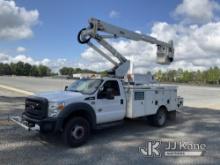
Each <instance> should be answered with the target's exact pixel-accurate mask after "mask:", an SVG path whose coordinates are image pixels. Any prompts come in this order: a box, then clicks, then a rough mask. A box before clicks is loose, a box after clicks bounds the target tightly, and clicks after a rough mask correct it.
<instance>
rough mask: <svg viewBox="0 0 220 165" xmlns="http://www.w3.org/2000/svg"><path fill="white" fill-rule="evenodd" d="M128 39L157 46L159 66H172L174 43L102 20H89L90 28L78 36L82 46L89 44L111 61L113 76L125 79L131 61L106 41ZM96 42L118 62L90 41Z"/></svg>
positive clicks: (84, 29) (83, 30)
mask: <svg viewBox="0 0 220 165" xmlns="http://www.w3.org/2000/svg"><path fill="white" fill-rule="evenodd" d="M98 32H103V33H104V34H99V33H98ZM105 33H107V34H105ZM119 37H123V38H127V39H130V40H135V41H145V42H149V43H151V44H156V45H157V63H159V64H170V63H171V62H172V61H173V56H174V48H173V42H172V41H170V42H169V43H166V42H163V41H159V40H157V39H156V38H153V37H151V36H147V35H144V34H139V33H136V32H133V31H130V30H127V29H124V28H121V27H117V26H114V25H111V24H108V23H106V22H103V21H101V20H98V19H95V18H91V19H90V20H89V26H88V27H87V28H83V29H82V30H81V31H80V32H79V34H78V41H79V42H80V43H81V44H85V43H86V44H88V45H89V46H90V47H92V48H93V49H94V50H96V51H97V52H98V53H99V54H101V55H102V56H103V57H105V58H106V59H107V60H109V61H110V62H111V63H112V64H113V65H114V66H115V67H114V68H113V70H112V74H114V75H115V76H116V77H124V76H125V75H126V74H127V71H128V69H129V67H130V61H129V60H127V59H126V58H125V57H124V56H122V55H121V54H120V53H119V52H118V51H117V50H116V49H114V48H113V47H112V46H111V45H110V44H109V43H108V42H107V41H106V40H105V39H108V38H119ZM92 38H93V39H94V40H96V41H97V42H98V43H99V44H100V45H102V46H103V47H104V48H105V49H107V50H108V51H109V52H110V53H111V54H112V55H113V56H114V57H115V58H116V59H118V61H119V62H118V61H115V59H113V58H111V57H110V56H109V55H108V54H106V53H105V52H103V51H102V50H101V49H99V48H98V47H97V46H95V45H94V44H93V43H92V42H91V41H90V40H91V39H92Z"/></svg>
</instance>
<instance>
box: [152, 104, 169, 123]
mask: <svg viewBox="0 0 220 165" xmlns="http://www.w3.org/2000/svg"><path fill="white" fill-rule="evenodd" d="M148 120H149V121H150V123H151V124H152V125H154V126H157V127H162V126H164V125H165V124H166V121H167V111H166V109H165V108H163V107H161V108H159V109H158V111H157V113H156V114H155V115H152V116H149V117H148Z"/></svg>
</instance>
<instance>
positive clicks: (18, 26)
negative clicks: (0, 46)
mask: <svg viewBox="0 0 220 165" xmlns="http://www.w3.org/2000/svg"><path fill="white" fill-rule="evenodd" d="M38 18H39V12H38V10H29V11H28V10H26V9H25V8H24V7H18V6H17V5H16V3H15V1H6V0H0V20H1V21H0V40H16V39H24V38H29V37H31V36H32V35H33V32H32V29H31V28H32V26H34V25H35V24H37V22H38Z"/></svg>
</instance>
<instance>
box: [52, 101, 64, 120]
mask: <svg viewBox="0 0 220 165" xmlns="http://www.w3.org/2000/svg"><path fill="white" fill-rule="evenodd" d="M62 110H64V103H55V102H49V108H48V116H49V117H57V115H58V114H59V113H60V111H62Z"/></svg>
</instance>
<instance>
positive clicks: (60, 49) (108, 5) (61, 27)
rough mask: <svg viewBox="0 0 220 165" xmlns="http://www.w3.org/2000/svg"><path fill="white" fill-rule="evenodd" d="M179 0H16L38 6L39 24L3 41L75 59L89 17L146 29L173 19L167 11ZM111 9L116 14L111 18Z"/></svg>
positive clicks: (34, 52)
mask: <svg viewBox="0 0 220 165" xmlns="http://www.w3.org/2000/svg"><path fill="white" fill-rule="evenodd" d="M177 2H178V1H164V0H155V1H146V0H139V1H133V0H111V1H105V0H94V1H89V0H80V1H79V0H76V1H72V0H62V1H51V0H43V1H39V0H32V1H30V0H17V1H16V4H17V6H19V7H25V8H26V9H27V10H33V9H37V10H38V12H39V24H37V25H36V26H34V28H33V32H34V36H33V37H31V38H28V39H22V40H17V41H9V42H4V44H3V45H2V46H1V48H2V47H4V48H5V49H7V48H10V49H13V48H14V49H15V48H16V47H17V46H23V47H25V48H27V52H28V55H29V56H31V57H33V58H35V59H39V60H40V59H43V58H49V59H56V58H67V59H68V60H74V59H76V58H78V57H79V56H80V54H81V53H82V51H83V50H84V49H85V46H84V45H80V44H78V42H77V40H76V36H77V33H78V31H79V30H80V29H81V28H82V27H84V26H87V20H88V19H89V18H90V17H96V18H99V19H102V20H105V21H107V22H111V23H113V24H116V25H120V26H122V27H126V28H128V29H131V30H141V31H143V32H149V31H150V28H151V26H152V24H153V23H154V22H155V21H167V22H172V21H173V19H171V18H170V11H172V9H173V8H175V6H176V3H177ZM111 11H116V12H118V16H116V17H115V18H110V16H109V14H110V12H111Z"/></svg>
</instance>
